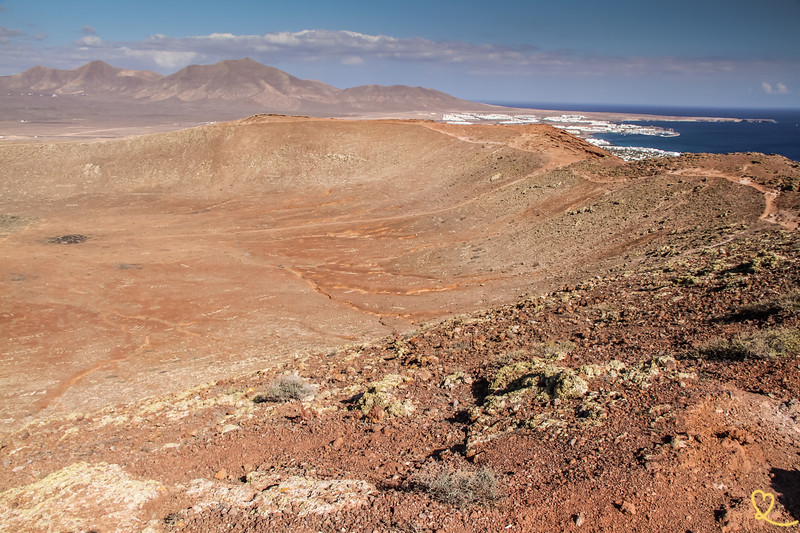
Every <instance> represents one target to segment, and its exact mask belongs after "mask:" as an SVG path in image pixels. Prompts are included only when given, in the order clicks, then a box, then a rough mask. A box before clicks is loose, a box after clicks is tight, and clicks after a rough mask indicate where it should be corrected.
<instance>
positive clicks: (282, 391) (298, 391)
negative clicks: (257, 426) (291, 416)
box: [253, 374, 317, 403]
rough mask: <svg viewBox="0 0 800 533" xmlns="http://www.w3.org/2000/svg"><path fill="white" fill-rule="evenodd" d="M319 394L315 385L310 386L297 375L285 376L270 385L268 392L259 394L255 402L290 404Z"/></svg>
mask: <svg viewBox="0 0 800 533" xmlns="http://www.w3.org/2000/svg"><path fill="white" fill-rule="evenodd" d="M316 393H317V388H316V387H315V386H314V385H309V384H308V383H306V382H305V381H304V380H303V378H301V377H300V376H298V375H297V374H285V375H283V376H281V377H279V378H277V379H275V381H273V382H272V383H270V384H269V385H268V386H267V390H265V391H264V392H262V393H261V394H257V395H256V396H255V397H254V398H253V401H254V402H255V403H264V402H289V401H292V400H308V399H310V398H313V397H314V395H316Z"/></svg>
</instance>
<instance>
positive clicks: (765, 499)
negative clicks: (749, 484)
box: [750, 490, 798, 527]
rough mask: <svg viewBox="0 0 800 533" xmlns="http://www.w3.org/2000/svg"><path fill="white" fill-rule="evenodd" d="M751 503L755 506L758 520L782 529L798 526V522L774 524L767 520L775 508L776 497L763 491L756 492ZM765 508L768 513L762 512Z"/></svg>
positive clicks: (751, 497)
mask: <svg viewBox="0 0 800 533" xmlns="http://www.w3.org/2000/svg"><path fill="white" fill-rule="evenodd" d="M750 503H752V504H753V508H754V509H755V510H756V516H755V518H756V520H763V521H764V522H766V523H767V524H772V525H773V526H780V527H791V526H794V525H797V524H798V521H797V520H795V521H794V522H789V523H788V524H782V523H780V522H773V521H772V520H770V519H769V518H767V516H768V515H769V513H771V512H772V508H773V507H775V496H773V495H772V494H770V493H769V492H764V491H763V490H754V491H753V493H752V494H750ZM764 506H766V508H767V510H766V511H762V509H763V508H764Z"/></svg>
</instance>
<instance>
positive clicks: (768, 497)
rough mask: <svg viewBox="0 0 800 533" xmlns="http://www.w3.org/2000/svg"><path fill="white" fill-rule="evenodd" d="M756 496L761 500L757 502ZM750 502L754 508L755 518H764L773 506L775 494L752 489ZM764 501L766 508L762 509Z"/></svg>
mask: <svg viewBox="0 0 800 533" xmlns="http://www.w3.org/2000/svg"><path fill="white" fill-rule="evenodd" d="M756 498H760V500H761V501H759V502H757V501H756ZM750 503H752V504H753V507H754V508H755V510H756V520H766V519H767V515H769V513H771V512H772V508H773V507H775V496H773V495H772V494H770V493H769V492H764V491H763V490H754V491H753V494H751V495H750ZM765 503H766V504H767V510H766V511H762V510H761V509H762V508H763V507H764V505H763V504H765Z"/></svg>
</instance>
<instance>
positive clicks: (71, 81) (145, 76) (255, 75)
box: [0, 58, 492, 115]
mask: <svg viewBox="0 0 800 533" xmlns="http://www.w3.org/2000/svg"><path fill="white" fill-rule="evenodd" d="M42 94H44V95H46V96H47V95H55V96H59V97H64V96H67V97H76V96H82V97H85V98H88V99H90V100H98V101H104V102H107V101H108V100H113V101H114V102H115V104H118V105H125V104H140V103H151V104H152V103H157V102H165V103H169V104H170V105H171V106H178V107H196V106H203V107H207V106H213V107H214V108H215V109H224V110H228V111H241V112H242V113H243V114H249V113H254V112H278V113H308V114H317V115H325V114H329V115H334V114H347V113H370V112H406V111H425V110H436V111H438V112H442V111H452V110H463V109H473V110H474V109H483V108H485V109H490V108H492V106H486V105H484V104H476V103H473V102H468V101H466V100H461V99H458V98H455V97H453V96H450V95H447V94H445V93H442V92H440V91H436V90H433V89H426V88H422V87H409V86H405V85H393V86H381V85H365V86H360V87H352V88H348V89H338V88H336V87H333V86H331V85H328V84H325V83H322V82H319V81H314V80H303V79H299V78H296V77H294V76H292V75H290V74H287V73H286V72H283V71H281V70H279V69H276V68H273V67H269V66H266V65H263V64H261V63H258V62H257V61H254V60H252V59H249V58H245V59H237V60H227V61H221V62H219V63H216V64H213V65H190V66H188V67H186V68H183V69H181V70H179V71H178V72H175V73H174V74H170V75H168V76H162V75H160V74H157V73H155V72H150V71H136V70H127V69H121V68H116V67H113V66H111V65H109V64H107V63H105V62H103V61H92V62H91V63H88V64H86V65H84V66H82V67H79V68H76V69H74V70H60V69H53V68H47V67H42V66H36V67H33V68H31V69H28V70H26V71H24V72H21V73H18V74H14V75H11V76H0V95H2V96H4V97H6V98H8V97H15V96H26V95H28V96H30V95H42Z"/></svg>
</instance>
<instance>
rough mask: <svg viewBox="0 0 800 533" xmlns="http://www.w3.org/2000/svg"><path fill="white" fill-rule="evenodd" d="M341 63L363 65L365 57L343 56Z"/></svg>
mask: <svg viewBox="0 0 800 533" xmlns="http://www.w3.org/2000/svg"><path fill="white" fill-rule="evenodd" d="M341 63H342V65H351V66H354V65H363V64H364V59H363V58H362V57H359V56H347V57H343V58H342V61H341Z"/></svg>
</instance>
